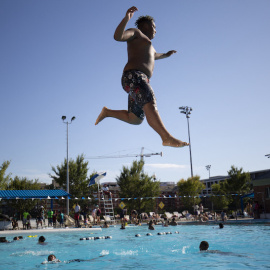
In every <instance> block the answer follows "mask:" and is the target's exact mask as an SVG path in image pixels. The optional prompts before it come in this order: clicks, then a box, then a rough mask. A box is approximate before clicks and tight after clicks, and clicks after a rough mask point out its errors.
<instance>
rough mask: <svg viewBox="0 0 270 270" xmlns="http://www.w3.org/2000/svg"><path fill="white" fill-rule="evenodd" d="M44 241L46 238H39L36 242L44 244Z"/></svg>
mask: <svg viewBox="0 0 270 270" xmlns="http://www.w3.org/2000/svg"><path fill="white" fill-rule="evenodd" d="M45 240H46V238H45V237H44V236H40V237H39V239H38V242H39V243H44V242H45Z"/></svg>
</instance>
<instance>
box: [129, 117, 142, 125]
mask: <svg viewBox="0 0 270 270" xmlns="http://www.w3.org/2000/svg"><path fill="white" fill-rule="evenodd" d="M142 122H143V119H140V118H137V119H133V123H132V124H133V125H140V124H141V123H142Z"/></svg>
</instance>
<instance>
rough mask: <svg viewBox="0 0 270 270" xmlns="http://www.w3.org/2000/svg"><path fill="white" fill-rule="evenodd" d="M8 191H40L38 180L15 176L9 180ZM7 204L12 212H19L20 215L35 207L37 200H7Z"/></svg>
mask: <svg viewBox="0 0 270 270" xmlns="http://www.w3.org/2000/svg"><path fill="white" fill-rule="evenodd" d="M9 189H10V190H39V189H40V183H38V180H37V179H36V180H28V179H27V178H25V177H22V178H20V177H18V176H15V178H14V179H13V180H11V182H10V184H9ZM6 202H7V204H8V205H9V206H10V207H11V208H12V209H13V211H16V212H19V213H20V215H22V213H23V212H24V211H25V210H26V211H29V212H30V211H31V210H32V209H33V208H34V207H35V205H36V202H37V200H30V199H26V200H24V199H17V200H16V199H12V200H7V201H6Z"/></svg>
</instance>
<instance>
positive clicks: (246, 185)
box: [221, 166, 252, 210]
mask: <svg viewBox="0 0 270 270" xmlns="http://www.w3.org/2000/svg"><path fill="white" fill-rule="evenodd" d="M228 175H229V178H228V179H226V180H225V181H224V182H223V183H221V189H222V190H223V191H225V192H226V193H227V198H228V200H229V202H230V204H229V207H230V208H231V209H234V210H237V209H240V208H241V202H240V196H241V195H244V194H247V193H250V192H251V190H252V184H251V178H250V174H249V173H246V172H244V171H243V168H240V169H238V168H237V167H235V166H231V169H230V170H229V171H228ZM233 194H237V195H233Z"/></svg>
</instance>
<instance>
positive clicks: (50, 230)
mask: <svg viewBox="0 0 270 270" xmlns="http://www.w3.org/2000/svg"><path fill="white" fill-rule="evenodd" d="M79 231H81V232H95V231H102V229H101V228H44V229H30V230H5V231H0V235H10V234H16V235H21V234H29V235H35V234H43V233H61V232H79Z"/></svg>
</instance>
